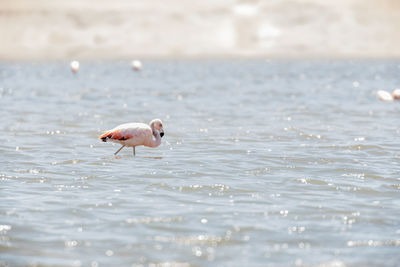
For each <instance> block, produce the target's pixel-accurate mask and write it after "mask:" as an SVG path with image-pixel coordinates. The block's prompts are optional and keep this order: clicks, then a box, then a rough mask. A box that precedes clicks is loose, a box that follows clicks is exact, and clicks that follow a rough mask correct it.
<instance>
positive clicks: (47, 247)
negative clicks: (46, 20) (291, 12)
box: [0, 61, 400, 266]
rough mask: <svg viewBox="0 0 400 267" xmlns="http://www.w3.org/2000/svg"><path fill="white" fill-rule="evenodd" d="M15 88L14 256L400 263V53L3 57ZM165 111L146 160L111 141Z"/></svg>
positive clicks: (9, 184) (4, 121) (9, 202)
mask: <svg viewBox="0 0 400 267" xmlns="http://www.w3.org/2000/svg"><path fill="white" fill-rule="evenodd" d="M0 87H1V89H0V104H1V109H0V116H1V123H0V130H1V132H2V135H1V137H0V140H1V142H0V155H1V157H0V181H1V183H0V188H1V191H0V192H1V202H0V253H1V254H0V265H6V264H8V265H10V266H23V265H40V266H50V265H51V266H131V265H132V266H136V265H141V264H142V265H146V266H147V265H151V264H156V265H157V264H158V265H159V266H168V264H170V265H169V266H171V265H172V266H173V265H178V266H187V265H193V266H269V265H270V266H276V265H285V266H287V265H307V266H308V265H318V264H327V265H328V266H329V265H332V266H333V265H335V264H336V265H338V266H341V265H347V266H360V265H371V266H373V265H386V266H395V265H397V264H398V262H399V261H400V253H399V251H400V165H399V164H400V123H399V112H400V103H396V102H395V103H384V102H379V101H378V100H377V99H376V97H375V95H374V92H375V91H376V90H378V89H386V90H392V89H394V88H395V87H400V62H399V61H173V62H172V61H150V62H144V69H143V71H141V72H133V71H132V70H131V69H130V67H129V62H91V63H89V62H86V63H85V62H83V63H81V70H80V72H79V73H78V74H77V75H73V74H72V73H71V72H70V70H69V66H68V63H66V62H59V63H54V62H53V63H18V64H17V63H4V62H3V63H1V64H0ZM157 117H158V118H161V119H162V120H163V122H164V128H165V133H166V135H165V136H164V138H163V141H162V144H161V146H160V147H158V148H156V149H152V148H144V147H138V148H137V149H136V157H133V155H132V150H131V149H124V150H122V151H121V152H120V154H119V155H118V157H115V156H114V155H113V153H114V152H115V151H116V150H117V149H118V148H119V146H118V145H115V144H111V143H102V142H100V140H98V139H97V138H98V136H99V135H100V134H101V132H102V130H106V129H110V128H113V127H114V126H116V125H118V124H121V123H125V122H135V121H137V122H148V121H150V120H151V119H153V118H157ZM151 266H154V265H151Z"/></svg>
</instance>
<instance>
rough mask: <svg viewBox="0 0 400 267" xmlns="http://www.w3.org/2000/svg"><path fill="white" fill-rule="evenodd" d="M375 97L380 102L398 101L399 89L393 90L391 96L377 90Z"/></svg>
mask: <svg viewBox="0 0 400 267" xmlns="http://www.w3.org/2000/svg"><path fill="white" fill-rule="evenodd" d="M376 96H377V97H378V99H379V100H381V101H393V100H400V88H399V89H395V90H394V91H393V93H391V94H390V93H389V92H388V91H385V90H379V91H378V92H376Z"/></svg>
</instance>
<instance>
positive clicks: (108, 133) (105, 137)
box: [99, 131, 112, 142]
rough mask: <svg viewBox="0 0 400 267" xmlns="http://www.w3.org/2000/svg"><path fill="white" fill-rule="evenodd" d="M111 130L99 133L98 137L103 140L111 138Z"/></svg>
mask: <svg viewBox="0 0 400 267" xmlns="http://www.w3.org/2000/svg"><path fill="white" fill-rule="evenodd" d="M111 136H112V132H109V131H107V132H105V133H103V134H102V135H100V137H99V139H101V140H102V141H103V142H107V139H109V138H111Z"/></svg>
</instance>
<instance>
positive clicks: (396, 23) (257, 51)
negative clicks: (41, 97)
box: [0, 0, 400, 60]
mask: <svg viewBox="0 0 400 267" xmlns="http://www.w3.org/2000/svg"><path fill="white" fill-rule="evenodd" d="M399 12H400V1H398V0H382V1H376V0H336V1H326V0H271V1H257V0H247V1H240V0H203V1H187V0H170V1H168V2H166V1H162V0H146V1H140V0H129V1H128V0H114V1H106V0H85V1H80V0H69V1H61V0H35V1H31V0H0V36H1V42H0V59H2V60H20V59H22V60H36V59H69V58H78V59H121V58H126V57H139V56H140V57H142V58H143V57H146V58H171V57H174V58H197V57H210V58H214V57H250V58H251V57H268V58H271V57H272V58H273V57H277V58H297V57H301V58H314V57H317V58H318V57H329V58H360V57H361V58H374V57H399V56H400V50H399V49H398V48H399V47H400V34H398V29H399V28H400V16H399V15H398V14H399Z"/></svg>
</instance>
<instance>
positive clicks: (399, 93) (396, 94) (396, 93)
mask: <svg viewBox="0 0 400 267" xmlns="http://www.w3.org/2000/svg"><path fill="white" fill-rule="evenodd" d="M392 96H393V99H396V100H400V88H397V89H394V91H393V93H392Z"/></svg>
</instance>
